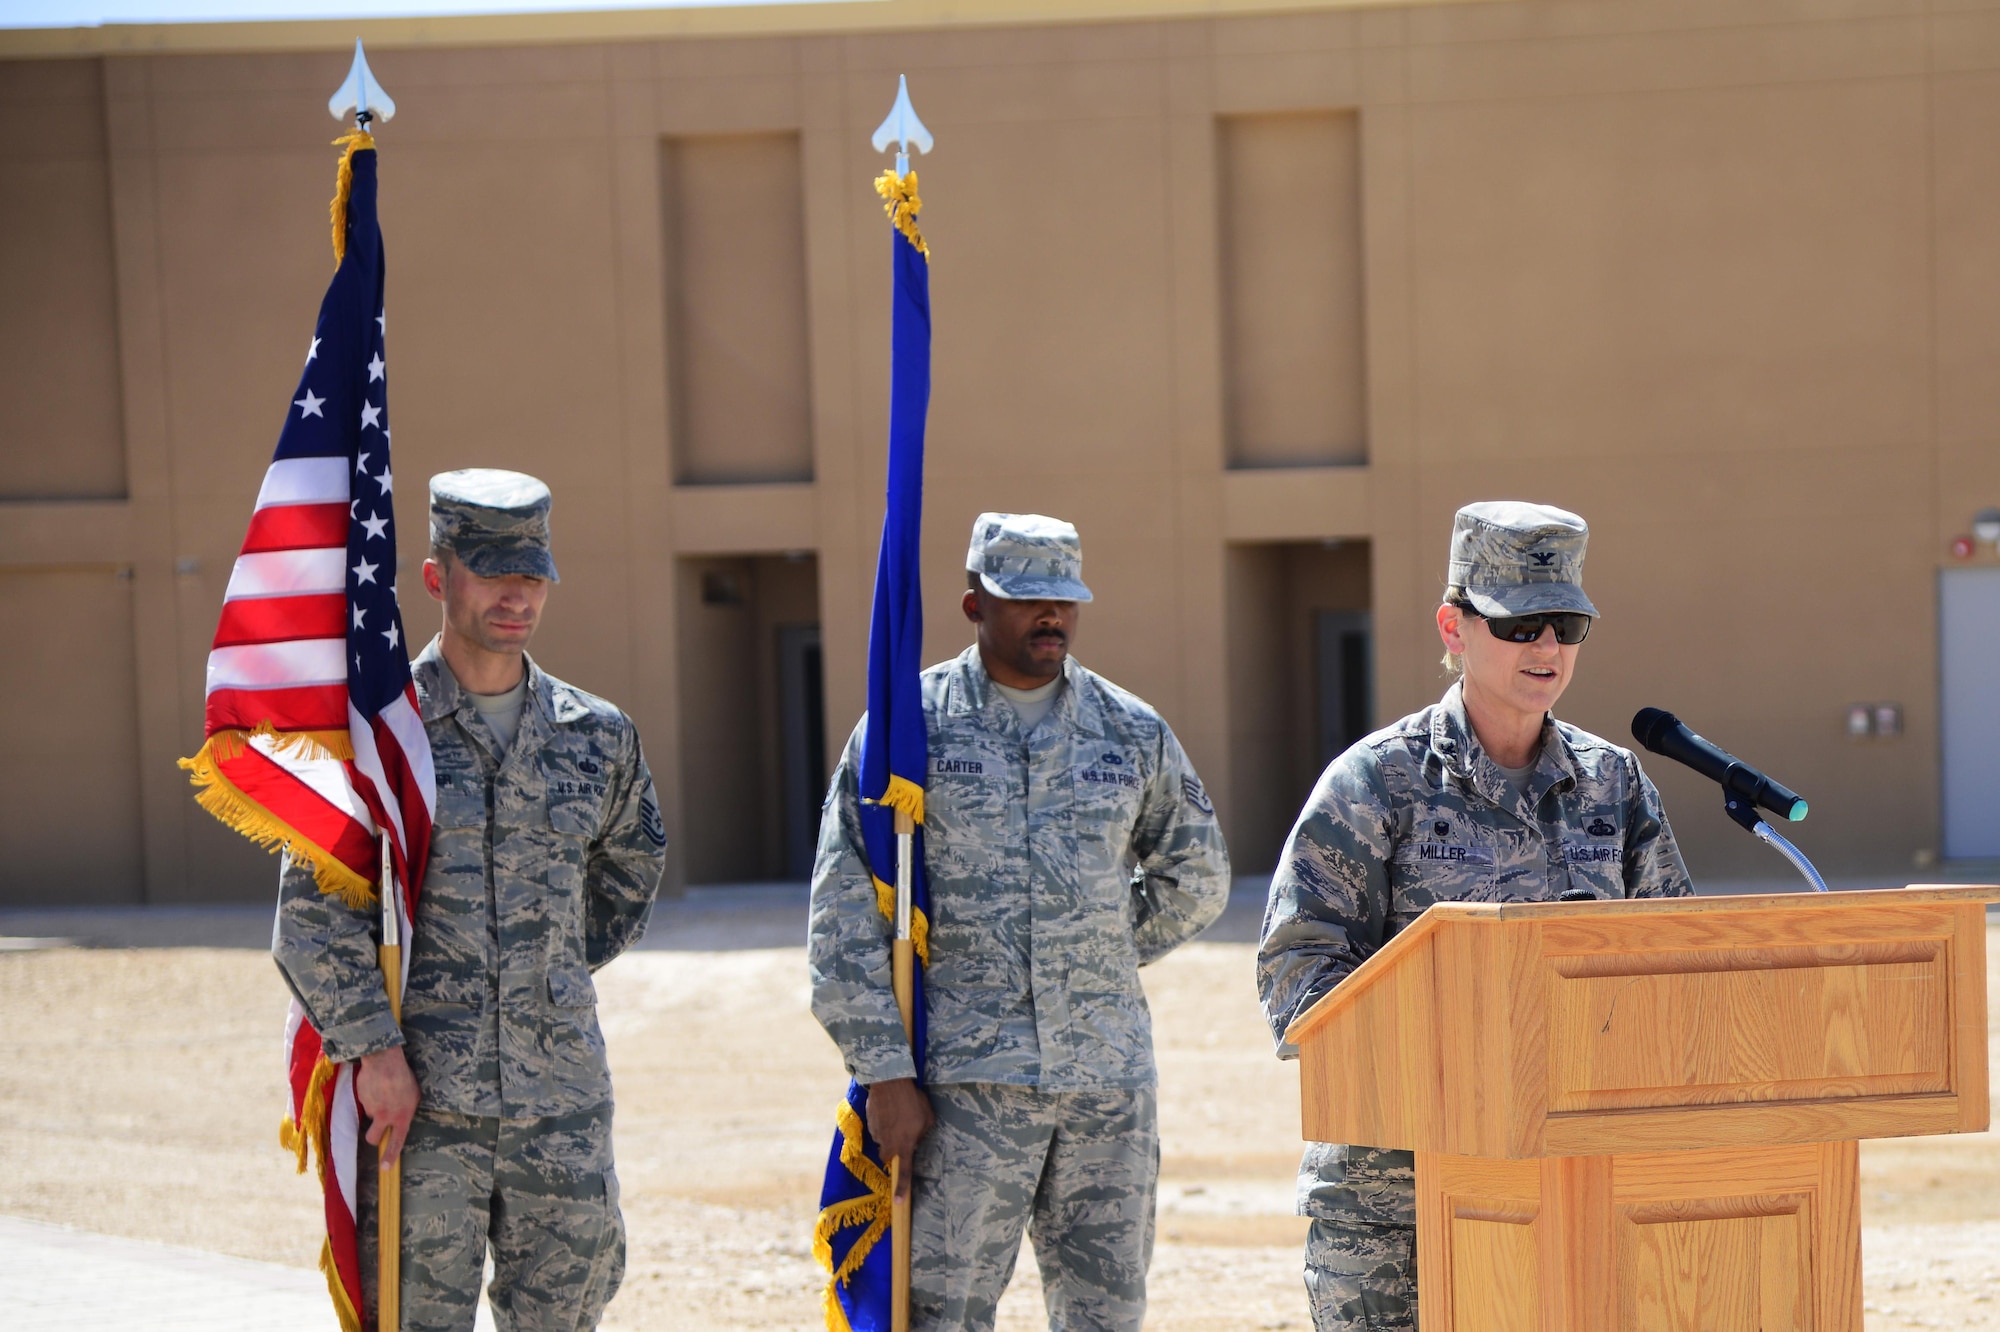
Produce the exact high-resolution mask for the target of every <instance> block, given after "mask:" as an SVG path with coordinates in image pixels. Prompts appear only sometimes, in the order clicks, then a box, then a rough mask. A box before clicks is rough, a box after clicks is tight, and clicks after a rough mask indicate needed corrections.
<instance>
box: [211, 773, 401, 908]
mask: <svg viewBox="0 0 2000 1332" xmlns="http://www.w3.org/2000/svg"><path fill="white" fill-rule="evenodd" d="M216 767H217V768H218V769H220V771H221V772H222V775H223V776H224V777H226V778H228V779H229V781H230V783H231V784H233V785H234V786H235V787H236V789H237V790H239V791H241V792H242V793H243V794H244V795H245V796H247V797H248V798H249V799H251V800H253V801H255V802H256V803H257V804H258V805H259V806H261V807H262V808H263V809H265V810H266V811H268V812H269V813H270V814H271V816H272V817H273V818H276V819H278V820H280V821H282V822H283V823H285V824H286V825H287V826H289V827H290V828H291V829H292V831H293V832H296V833H297V834H299V836H301V837H303V838H305V839H306V840H307V841H308V842H311V843H312V844H313V845H314V846H316V847H318V848H319V849H320V850H322V851H326V852H328V853H330V854H331V855H332V856H333V858H334V859H336V860H338V861H339V862H340V863H341V864H343V865H345V866H347V867H348V868H349V869H351V870H353V871H354V872H355V873H356V874H359V875H360V876H361V877H362V878H364V879H366V880H368V881H369V882H370V883H373V882H374V880H375V870H376V865H377V862H378V861H379V860H380V856H379V855H378V854H377V852H376V848H375V835H374V834H373V833H371V832H369V831H368V829H367V828H365V827H363V826H362V825H361V824H360V823H358V822H356V821H355V819H354V817H353V816H352V815H350V814H349V813H348V812H347V811H346V810H344V809H341V808H339V807H337V806H335V805H332V804H330V803H328V801H327V799H326V797H325V796H323V795H321V794H320V793H319V792H317V791H315V790H313V789H312V788H311V787H310V786H307V785H306V784H305V783H304V782H302V781H300V780H299V779H298V778H297V777H294V776H293V775H292V774H291V773H290V772H289V771H288V770H287V769H286V768H285V765H284V764H282V763H280V762H277V761H275V760H273V759H270V758H267V757H265V755H264V754H263V752H262V751H260V750H256V749H245V750H244V751H243V752H242V753H240V754H238V755H237V756H236V757H234V758H230V759H224V760H223V761H221V762H220V763H217V764H216Z"/></svg>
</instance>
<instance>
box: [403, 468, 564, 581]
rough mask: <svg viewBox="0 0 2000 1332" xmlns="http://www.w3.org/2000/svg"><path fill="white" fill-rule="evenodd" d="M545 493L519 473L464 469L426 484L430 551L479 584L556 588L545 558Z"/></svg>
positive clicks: (549, 500)
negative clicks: (516, 577)
mask: <svg viewBox="0 0 2000 1332" xmlns="http://www.w3.org/2000/svg"><path fill="white" fill-rule="evenodd" d="M552 502H553V500H552V497H551V496H550V494H549V488H548V487H547V486H545V485H543V484H542V483H541V482H540V481H537V480H536V479H535V478H534V477H532V476H529V475H528V474H527V473H525V472H503V471H499V470H496V469H494V468H491V467H468V468H466V469H465V470H463V471H458V472H440V473H439V474H438V475H436V476H434V477H432V478H431V546H432V547H433V548H438V547H442V548H443V549H445V550H448V551H450V552H451V553H452V554H454V555H456V556H457V557H458V560H459V563H461V564H463V565H464V566H465V567H466V568H468V569H470V570H472V572H474V573H476V574H478V575H479V576H480V577H481V578H499V577H501V576H503V575H505V574H528V575H530V576H532V577H535V578H546V579H548V580H549V581H550V582H551V583H555V582H560V581H561V579H559V578H558V577H557V576H556V560H555V556H553V555H551V554H550V553H549V505H550V504H551V503H552Z"/></svg>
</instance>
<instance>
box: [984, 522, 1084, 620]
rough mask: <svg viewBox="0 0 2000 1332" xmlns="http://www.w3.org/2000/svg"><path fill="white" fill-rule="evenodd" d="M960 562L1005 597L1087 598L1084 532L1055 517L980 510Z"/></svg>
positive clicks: (994, 592) (999, 595) (1031, 599)
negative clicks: (1080, 534)
mask: <svg viewBox="0 0 2000 1332" xmlns="http://www.w3.org/2000/svg"><path fill="white" fill-rule="evenodd" d="M965 568H966V571H967V572H969V573H976V574H978V575H979V582H980V585H981V586H983V587H984V588H985V589H986V590H987V591H988V592H991V593H992V594H993V595H994V596H996V597H999V598H1001V599H1003V600H1005V601H1089V600H1090V589H1089V588H1087V587H1085V586H1084V585H1083V538H1082V537H1080V536H1078V535H1077V534H1076V528H1074V527H1072V526H1071V525H1070V524H1068V523H1066V522H1064V521H1063V520H1062V519H1060V518H1044V517H1043V516H1042V515H1041V514H1039V513H982V514H980V515H979V517H977V518H975V519H973V521H972V545H971V547H970V548H969V549H968V550H967V551H966V552H965Z"/></svg>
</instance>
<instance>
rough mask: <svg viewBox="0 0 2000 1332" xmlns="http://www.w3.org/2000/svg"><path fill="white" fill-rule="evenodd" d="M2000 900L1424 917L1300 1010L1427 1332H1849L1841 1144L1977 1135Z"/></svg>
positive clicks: (1851, 1300) (1306, 1084)
mask: <svg viewBox="0 0 2000 1332" xmlns="http://www.w3.org/2000/svg"><path fill="white" fill-rule="evenodd" d="M1994 900H2000V888H1992V887H1923V886H1913V887H1909V888H1902V889H1889V890H1886V891H1880V892H1857V893H1811V894H1797V893H1783V894H1773V895H1770V896H1757V897H1707V898H1701V897H1696V898H1674V899H1666V900H1637V901H1618V902H1575V903H1570V902H1532V903H1530V902H1523V903H1505V904H1498V903H1457V902H1453V903H1440V904H1438V905H1436V906H1433V907H1432V908H1430V910H1428V911H1426V912H1424V914H1423V915H1422V916H1421V917H1419V918H1418V919H1417V921H1416V923H1415V924H1413V925H1411V926H1410V927H1409V928H1408V929H1406V930H1404V931H1403V932H1402V933H1401V934H1399V935H1397V936H1396V937H1395V938H1394V939H1392V940H1390V941H1389V943H1388V944H1386V945H1385V946H1384V947H1383V948H1382V950H1381V951H1380V952H1378V953H1377V954H1376V955H1375V956H1373V957H1371V958H1369V959H1368V961H1367V962H1366V963H1365V964H1364V965H1363V966H1361V967H1360V968H1359V969H1358V970H1356V971H1355V972H1354V974H1353V975H1351V976H1349V977H1348V978H1347V979H1346V980H1345V981H1343V982H1342V983H1341V984H1340V985H1339V986H1337V987H1336V988H1335V989H1334V990H1333V991H1331V992H1330V993H1329V994H1327V995H1326V997H1324V998H1323V999H1321V1000H1320V1001H1319V1002H1318V1003H1316V1004H1314V1005H1313V1006H1312V1007H1311V1008H1310V1009H1308V1010H1307V1011H1306V1012H1304V1013H1302V1014H1301V1015H1300V1016H1299V1018H1298V1020H1297V1021H1295V1022H1294V1023H1293V1024H1292V1026H1291V1029H1290V1030H1289V1031H1288V1032H1287V1033H1286V1037H1287V1039H1288V1040H1290V1041H1291V1042H1292V1043H1294V1044H1296V1045H1297V1046H1298V1047H1299V1063H1300V1070H1299V1071H1300V1084H1301V1094H1302V1097H1303V1100H1304V1131H1305V1136H1306V1137H1307V1138H1309V1139H1313V1140H1316V1141H1321V1142H1351V1143H1365V1144H1369V1145H1372V1146H1377V1147H1400V1148H1407V1149H1409V1150H1412V1151H1414V1152H1416V1154H1417V1255H1418V1257H1417V1270H1418V1282H1419V1303H1420V1310H1421V1318H1422V1326H1423V1329H1424V1332H1609V1330H1610V1329H1614V1328H1615V1329H1619V1330H1620V1332H1669V1330H1671V1332H1808V1330H1810V1332H1861V1228H1860V1227H1861V1216H1860V1199H1859V1195H1858V1192H1857V1180H1856V1158H1857V1141H1856V1140H1857V1139H1860V1138H1893V1137H1905V1136H1913V1135H1917V1134H1926V1133H1970V1132H1977V1131H1979V1130H1982V1129H1984V1128H1985V1127H1986V1123H1987V1085H1986V1039H1987V1038H1986V910H1985V905H1984V904H1985V903H1986V902H1988V901H1994Z"/></svg>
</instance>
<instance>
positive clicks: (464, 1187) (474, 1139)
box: [358, 1105, 625, 1332]
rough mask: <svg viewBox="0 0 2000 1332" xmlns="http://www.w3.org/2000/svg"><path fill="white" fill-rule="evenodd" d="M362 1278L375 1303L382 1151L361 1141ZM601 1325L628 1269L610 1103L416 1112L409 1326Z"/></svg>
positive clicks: (408, 1149)
mask: <svg viewBox="0 0 2000 1332" xmlns="http://www.w3.org/2000/svg"><path fill="white" fill-rule="evenodd" d="M361 1151H362V1169H361V1171H360V1175H361V1188H360V1199H359V1201H360V1208H359V1211H360V1216H359V1218H358V1219H359V1221H360V1228H361V1283H362V1293H363V1295H364V1297H365V1298H366V1300H367V1302H368V1307H369V1308H371V1309H372V1308H374V1307H375V1274H376V1270H377V1269H376V1245H375V1201H376V1193H377V1190H376V1182H377V1174H376V1170H375V1168H374V1165H375V1160H374V1158H375V1149H374V1148H372V1147H370V1146H368V1145H367V1144H366V1143H363V1144H362V1147H361ZM489 1246H490V1247H491V1249H492V1253H493V1285H492V1288H491V1289H490V1290H489V1291H488V1292H487V1302H488V1303H489V1304H490V1305H491V1306H492V1308H493V1321H494V1323H495V1324H496V1325H497V1326H498V1328H499V1329H500V1332H582V1329H587V1328H594V1327H596V1326H597V1320H598V1319H599V1318H600V1317H601V1316H602V1315H603V1313H604V1306H605V1305H607V1304H609V1303H610V1302H611V1297H612V1295H614V1294H615V1293H617V1290H618V1284H619V1282H620V1281H621V1280H623V1279H624V1275H625V1222H624V1219H623V1218H622V1216H621V1215H620V1214H619V1211H618V1176H617V1174H616V1173H615V1172H614V1171H613V1169H612V1166H611V1107H610V1106H608V1105H607V1106H604V1107H603V1108H602V1109H598V1110H586V1111H584V1112H582V1113H580V1114H574V1115H564V1116H561V1117H559V1118H555V1119H489V1118H484V1117H480V1116H474V1115H459V1114H452V1113H450V1112H449V1111H442V1110H419V1111H418V1112H417V1118H416V1121H415V1122H414V1123H412V1124H411V1125H410V1140H409V1142H408V1144H407V1145H406V1146H405V1147H404V1148H403V1289H402V1303H403V1321H402V1328H403V1332H472V1325H473V1319H474V1316H475V1314H476V1313H477V1311H478V1304H479V1281H480V1277H481V1276H482V1275H483V1274H484V1271H485V1265H486V1254H487V1250H488V1248H489Z"/></svg>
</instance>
